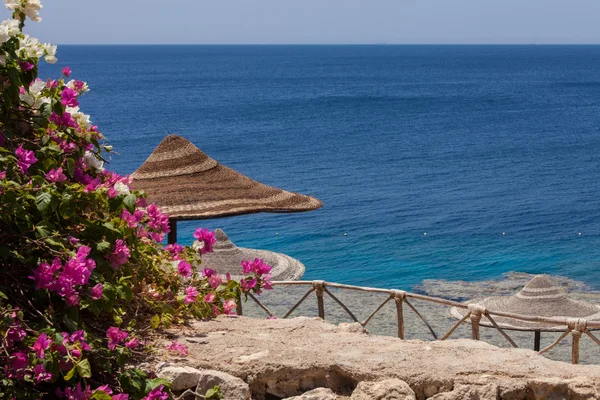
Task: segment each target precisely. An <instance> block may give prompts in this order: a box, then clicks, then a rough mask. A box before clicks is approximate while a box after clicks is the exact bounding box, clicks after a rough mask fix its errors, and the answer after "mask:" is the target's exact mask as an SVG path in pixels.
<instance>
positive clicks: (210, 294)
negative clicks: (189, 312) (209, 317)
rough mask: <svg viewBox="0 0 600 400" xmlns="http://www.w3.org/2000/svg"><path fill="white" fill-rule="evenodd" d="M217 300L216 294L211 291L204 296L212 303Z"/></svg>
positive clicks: (206, 300)
mask: <svg viewBox="0 0 600 400" xmlns="http://www.w3.org/2000/svg"><path fill="white" fill-rule="evenodd" d="M214 300H215V294H214V293H209V294H207V295H206V296H204V301H205V302H207V303H212V302H213V301H214Z"/></svg>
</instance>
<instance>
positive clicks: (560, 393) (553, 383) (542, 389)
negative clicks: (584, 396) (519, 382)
mask: <svg viewBox="0 0 600 400" xmlns="http://www.w3.org/2000/svg"><path fill="white" fill-rule="evenodd" d="M528 385H529V387H530V388H531V390H532V391H533V396H534V397H533V398H534V399H535V400H562V399H567V398H569V396H568V392H569V384H568V382H566V381H565V380H562V379H558V378H537V379H531V380H529V382H528Z"/></svg>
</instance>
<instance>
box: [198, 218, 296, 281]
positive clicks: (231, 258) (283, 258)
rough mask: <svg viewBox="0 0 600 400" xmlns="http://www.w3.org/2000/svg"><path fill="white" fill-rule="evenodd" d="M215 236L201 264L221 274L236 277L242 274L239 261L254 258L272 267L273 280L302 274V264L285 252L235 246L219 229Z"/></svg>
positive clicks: (291, 278)
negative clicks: (209, 250)
mask: <svg viewBox="0 0 600 400" xmlns="http://www.w3.org/2000/svg"><path fill="white" fill-rule="evenodd" d="M215 238H216V239H217V242H216V243H215V244H214V246H213V251H212V253H207V254H204V255H203V256H202V266H204V267H208V268H212V269H214V270H215V271H217V273H219V274H221V275H225V274H227V273H229V274H231V275H232V276H233V277H234V279H237V278H239V277H240V276H242V267H241V265H240V264H241V262H242V261H243V260H254V259H255V258H260V259H262V260H263V261H264V262H265V263H266V264H269V265H271V266H272V267H273V268H272V269H271V279H273V280H276V281H281V280H283V281H287V280H296V279H300V278H301V277H302V275H304V265H302V263H301V262H300V261H298V260H296V259H294V258H292V257H289V256H287V255H285V254H281V253H275V252H272V251H267V250H255V249H248V248H245V247H237V246H236V245H235V244H233V242H232V241H231V240H230V239H229V237H227V235H226V234H225V232H223V231H222V230H221V229H216V230H215Z"/></svg>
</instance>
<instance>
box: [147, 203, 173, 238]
mask: <svg viewBox="0 0 600 400" xmlns="http://www.w3.org/2000/svg"><path fill="white" fill-rule="evenodd" d="M146 212H147V213H148V217H149V218H150V221H148V226H149V227H150V228H151V229H153V230H155V231H156V232H157V233H169V232H170V229H169V216H168V215H167V214H163V213H162V212H161V211H160V210H159V209H158V207H157V205H156V204H154V203H152V204H150V205H149V206H148V208H146Z"/></svg>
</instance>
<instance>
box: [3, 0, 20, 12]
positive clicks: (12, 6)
mask: <svg viewBox="0 0 600 400" xmlns="http://www.w3.org/2000/svg"><path fill="white" fill-rule="evenodd" d="M4 5H5V6H6V8H8V9H9V10H16V9H17V8H20V7H21V0H4Z"/></svg>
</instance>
